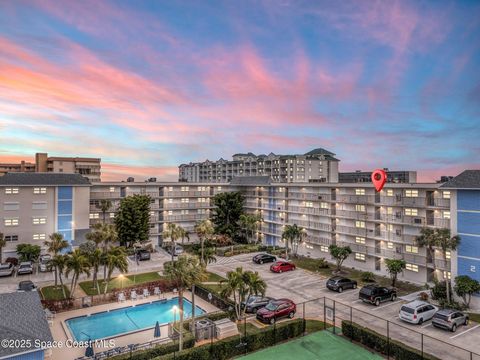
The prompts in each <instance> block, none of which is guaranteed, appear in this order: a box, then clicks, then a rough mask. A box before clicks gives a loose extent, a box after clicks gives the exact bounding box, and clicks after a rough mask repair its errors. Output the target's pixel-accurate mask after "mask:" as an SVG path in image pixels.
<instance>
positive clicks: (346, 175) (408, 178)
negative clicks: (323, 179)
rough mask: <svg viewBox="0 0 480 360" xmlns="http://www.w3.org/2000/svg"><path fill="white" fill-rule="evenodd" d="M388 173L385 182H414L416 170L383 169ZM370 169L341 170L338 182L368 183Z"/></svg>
mask: <svg viewBox="0 0 480 360" xmlns="http://www.w3.org/2000/svg"><path fill="white" fill-rule="evenodd" d="M383 170H385V171H386V172H387V173H388V176H387V182H390V183H407V184H409V183H416V182H417V172H416V171H396V170H394V171H391V170H388V169H383ZM371 175H372V171H360V170H357V171H353V172H341V173H339V174H338V182H340V183H362V182H364V183H369V182H371V181H372V179H371Z"/></svg>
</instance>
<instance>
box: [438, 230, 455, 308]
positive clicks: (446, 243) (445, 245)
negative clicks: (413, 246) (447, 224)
mask: <svg viewBox="0 0 480 360" xmlns="http://www.w3.org/2000/svg"><path fill="white" fill-rule="evenodd" d="M434 236H435V242H436V245H437V247H439V248H440V249H441V250H442V254H443V260H444V262H445V267H446V268H447V264H448V259H447V253H449V252H452V251H455V250H456V249H457V247H458V246H459V245H460V236H458V235H456V236H451V234H450V229H435V235H434ZM448 272H449V269H448V268H447V274H448ZM450 280H451V279H450V277H449V276H448V275H447V276H446V279H445V283H446V285H447V303H449V304H450V301H451V299H450V286H451V284H450Z"/></svg>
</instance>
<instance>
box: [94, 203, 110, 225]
mask: <svg viewBox="0 0 480 360" xmlns="http://www.w3.org/2000/svg"><path fill="white" fill-rule="evenodd" d="M111 207H112V201H111V200H109V199H102V200H100V203H99V204H98V205H97V208H98V209H100V211H101V212H102V219H103V223H104V224H105V221H106V216H105V215H106V214H107V211H108V210H110V208H111Z"/></svg>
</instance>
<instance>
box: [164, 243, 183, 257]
mask: <svg viewBox="0 0 480 360" xmlns="http://www.w3.org/2000/svg"><path fill="white" fill-rule="evenodd" d="M167 251H168V253H169V254H171V253H172V251H173V255H174V256H179V255H182V254H183V247H181V246H180V245H175V249H172V247H171V246H169V247H168V248H167Z"/></svg>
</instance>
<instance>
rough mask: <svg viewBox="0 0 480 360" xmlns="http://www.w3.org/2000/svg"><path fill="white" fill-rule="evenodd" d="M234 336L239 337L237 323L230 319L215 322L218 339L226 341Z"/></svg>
mask: <svg viewBox="0 0 480 360" xmlns="http://www.w3.org/2000/svg"><path fill="white" fill-rule="evenodd" d="M234 335H238V328H237V324H236V323H234V322H233V321H231V320H230V319H221V320H217V321H215V337H216V338H217V339H224V338H227V337H230V336H234Z"/></svg>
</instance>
